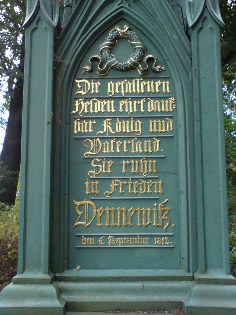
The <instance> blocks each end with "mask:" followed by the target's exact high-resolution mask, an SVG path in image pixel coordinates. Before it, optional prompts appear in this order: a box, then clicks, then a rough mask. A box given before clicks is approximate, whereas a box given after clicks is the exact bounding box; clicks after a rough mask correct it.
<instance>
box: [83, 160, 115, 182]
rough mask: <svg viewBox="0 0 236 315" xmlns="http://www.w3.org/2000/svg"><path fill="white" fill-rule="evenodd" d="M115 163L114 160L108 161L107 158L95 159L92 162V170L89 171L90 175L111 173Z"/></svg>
mask: <svg viewBox="0 0 236 315" xmlns="http://www.w3.org/2000/svg"><path fill="white" fill-rule="evenodd" d="M113 164H114V162H113V161H111V160H109V161H106V159H105V158H104V159H103V160H102V159H98V158H97V159H93V160H92V162H91V166H92V168H93V170H92V171H89V172H88V175H89V176H90V177H96V175H99V174H111V167H112V165H113Z"/></svg>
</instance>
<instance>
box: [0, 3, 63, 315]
mask: <svg viewBox="0 0 236 315" xmlns="http://www.w3.org/2000/svg"><path fill="white" fill-rule="evenodd" d="M58 10H59V1H55V2H54V7H53V5H52V2H51V1H47V0H28V2H27V17H26V22H25V40H26V47H25V74H24V109H23V133H22V164H21V193H20V196H21V209H20V211H21V214H20V234H19V264H18V274H17V276H16V277H15V278H14V279H13V283H12V284H10V285H9V286H8V287H7V288H5V290H4V291H3V293H2V295H1V299H0V314H4V315H8V314H16V313H17V314H18V315H27V314H44V315H63V314H64V304H65V303H64V302H63V301H62V300H60V298H59V297H58V294H57V288H56V287H55V286H54V285H53V284H52V275H51V273H50V267H49V266H50V261H49V258H50V254H49V251H50V250H49V244H50V192H51V147H52V144H51V131H52V101H53V100H52V95H53V52H54V28H55V27H56V25H57V18H58V14H57V13H58Z"/></svg>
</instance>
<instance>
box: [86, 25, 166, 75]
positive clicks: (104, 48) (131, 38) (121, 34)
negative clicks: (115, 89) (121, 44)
mask: <svg viewBox="0 0 236 315" xmlns="http://www.w3.org/2000/svg"><path fill="white" fill-rule="evenodd" d="M121 39H127V40H128V42H129V43H130V45H131V46H132V47H133V49H134V53H133V54H132V55H131V56H130V57H129V59H128V60H127V61H125V62H120V61H119V60H118V59H117V58H116V56H115V55H114V54H113V53H112V49H113V48H114V47H115V45H116V44H117V42H118V41H119V40H121ZM95 61H98V62H99V64H98V68H97V73H98V74H99V75H101V76H104V75H107V74H108V72H109V71H110V70H111V69H114V70H116V71H120V72H127V71H130V70H135V69H136V70H137V71H138V72H139V74H140V75H142V76H143V75H145V74H147V73H148V72H149V66H148V62H152V71H154V72H162V71H164V70H165V68H164V67H162V66H160V65H157V58H156V57H154V56H152V55H147V51H146V49H145V47H144V46H143V44H142V42H141V41H140V39H139V38H138V36H137V34H136V33H135V31H134V30H133V29H132V28H131V27H129V26H128V25H125V26H124V28H123V29H122V28H121V27H120V26H115V28H114V29H112V30H111V31H110V33H109V35H108V36H107V38H106V39H105V42H104V43H103V44H101V45H100V50H99V55H96V56H92V57H91V58H90V60H89V63H90V65H89V66H85V67H84V68H83V74H85V73H86V72H93V70H94V66H93V62H95Z"/></svg>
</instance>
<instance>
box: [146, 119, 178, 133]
mask: <svg viewBox="0 0 236 315" xmlns="http://www.w3.org/2000/svg"><path fill="white" fill-rule="evenodd" d="M173 130H174V121H173V119H169V118H166V119H162V120H161V119H158V120H150V121H149V131H150V132H155V133H156V132H159V133H165V132H170V131H173Z"/></svg>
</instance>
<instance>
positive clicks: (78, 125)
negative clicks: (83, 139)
mask: <svg viewBox="0 0 236 315" xmlns="http://www.w3.org/2000/svg"><path fill="white" fill-rule="evenodd" d="M94 124H96V121H95V120H85V119H82V120H81V119H75V120H74V134H77V133H86V132H89V133H91V132H93V125H94Z"/></svg>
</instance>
